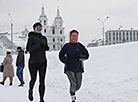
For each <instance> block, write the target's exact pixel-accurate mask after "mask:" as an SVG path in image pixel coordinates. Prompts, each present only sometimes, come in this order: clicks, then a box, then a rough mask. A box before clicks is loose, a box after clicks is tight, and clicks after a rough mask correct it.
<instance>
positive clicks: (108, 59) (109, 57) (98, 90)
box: [0, 42, 138, 102]
mask: <svg viewBox="0 0 138 102" xmlns="http://www.w3.org/2000/svg"><path fill="white" fill-rule="evenodd" d="M88 50H89V53H90V58H89V60H87V61H85V73H84V77H83V85H82V88H81V89H80V90H79V91H78V93H77V102H138V42H135V43H128V44H123V45H114V46H104V47H97V48H89V49H88ZM3 57H4V56H0V62H1V61H2V60H3ZM13 58H14V62H13V64H14V65H15V59H16V56H15V55H14V56H13ZM28 58H29V56H28V55H26V59H28ZM47 59H48V67H47V75H46V91H45V93H46V94H45V100H46V102H55V101H56V102H71V100H70V96H69V93H68V92H69V82H68V80H67V77H66V75H65V74H64V73H63V66H64V65H63V64H62V63H61V62H60V61H59V59H58V52H48V53H47ZM26 64H27V60H26ZM27 66H28V65H26V67H25V70H24V79H25V82H26V84H25V86H24V87H22V88H19V87H18V84H19V81H18V79H17V77H16V76H15V77H14V85H13V86H12V87H9V86H8V84H9V80H7V81H6V85H5V86H0V102H28V98H27V95H28V94H27V93H28V82H29V79H30V76H29V73H28V68H27ZM14 68H15V71H16V67H14ZM0 80H2V73H0ZM38 81H39V80H37V83H36V84H35V88H34V96H35V99H34V102H38V101H39V94H38Z"/></svg>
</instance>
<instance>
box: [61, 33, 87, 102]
mask: <svg viewBox="0 0 138 102" xmlns="http://www.w3.org/2000/svg"><path fill="white" fill-rule="evenodd" d="M78 34H79V33H78V31H76V30H72V31H71V32H70V42H69V43H66V44H65V45H64V46H63V48H62V49H61V51H60V52H59V59H60V60H61V62H63V63H64V64H65V73H66V75H67V77H68V79H69V81H70V95H71V99H72V102H75V100H76V96H75V93H76V91H78V90H79V89H80V87H81V83H82V73H83V72H84V66H83V60H86V59H88V57H89V54H88V51H87V49H86V48H85V47H84V46H83V45H82V44H81V43H79V42H78Z"/></svg>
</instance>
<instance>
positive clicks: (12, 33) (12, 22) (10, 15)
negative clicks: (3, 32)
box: [8, 13, 13, 53]
mask: <svg viewBox="0 0 138 102" xmlns="http://www.w3.org/2000/svg"><path fill="white" fill-rule="evenodd" d="M8 15H9V17H10V19H11V53H13V47H12V46H13V45H12V44H13V22H12V16H11V14H10V13H8Z"/></svg>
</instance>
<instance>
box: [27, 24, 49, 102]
mask: <svg viewBox="0 0 138 102" xmlns="http://www.w3.org/2000/svg"><path fill="white" fill-rule="evenodd" d="M33 29H34V31H33V32H30V33H29V35H28V36H29V38H28V42H27V46H26V50H27V51H28V52H29V53H30V59H29V72H30V76H31V80H30V82H29V96H28V98H29V100H30V101H33V99H34V98H33V88H34V84H35V82H36V77H37V71H39V95H40V102H44V93H45V74H46V67H47V60H46V53H45V52H46V51H48V50H49V46H48V44H47V38H46V37H45V36H43V35H42V34H41V30H42V25H41V23H40V22H37V23H35V24H34V25H33Z"/></svg>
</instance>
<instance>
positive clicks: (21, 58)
mask: <svg viewBox="0 0 138 102" xmlns="http://www.w3.org/2000/svg"><path fill="white" fill-rule="evenodd" d="M17 52H18V56H17V60H16V66H17V71H16V75H17V77H18V79H19V81H20V85H18V86H23V85H24V84H25V83H24V80H23V69H24V66H25V64H24V51H23V50H22V48H21V47H20V46H19V47H17Z"/></svg>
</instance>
